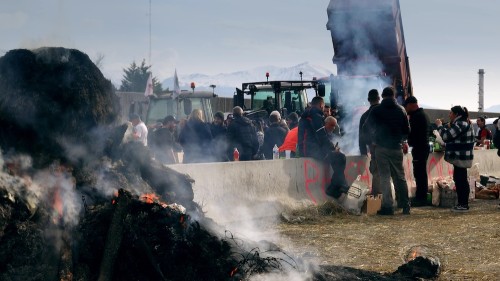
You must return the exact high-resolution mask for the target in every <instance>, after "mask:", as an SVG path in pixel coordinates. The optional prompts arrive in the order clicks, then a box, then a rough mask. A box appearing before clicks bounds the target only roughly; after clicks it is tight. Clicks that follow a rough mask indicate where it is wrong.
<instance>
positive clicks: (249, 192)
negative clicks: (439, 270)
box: [169, 149, 500, 223]
mask: <svg viewBox="0 0 500 281" xmlns="http://www.w3.org/2000/svg"><path fill="white" fill-rule="evenodd" d="M496 152H497V151H496V149H495V150H476V151H474V163H479V170H480V172H481V174H488V175H494V176H500V157H498V156H497V155H496ZM169 167H170V168H172V169H174V170H176V171H178V172H180V173H185V174H188V175H190V176H191V177H192V178H193V179H194V180H195V183H194V185H193V189H194V200H195V201H196V202H198V203H199V204H200V205H201V206H202V207H203V210H204V211H205V212H206V215H207V216H208V217H211V218H213V219H214V220H216V221H217V222H219V223H225V222H232V221H238V220H243V219H248V218H254V219H255V218H259V217H262V216H275V215H277V214H279V213H280V212H281V211H282V210H283V208H285V207H287V208H297V207H302V206H307V205H311V204H321V203H323V202H325V201H326V195H325V187H327V186H328V184H329V183H330V177H331V171H330V168H329V167H324V166H323V164H321V163H319V162H317V161H315V160H313V159H311V158H294V159H282V160H266V161H248V162H224V163H201V164H174V165H169ZM368 168H369V161H368V158H367V157H364V156H348V157H347V165H346V169H345V175H346V179H347V181H348V182H349V183H352V182H353V181H354V180H355V179H356V177H357V176H358V175H361V180H362V181H363V182H365V183H366V184H368V186H371V175H370V173H369V170H368ZM404 169H405V174H406V179H407V182H408V185H409V187H410V188H411V187H412V186H413V187H414V185H415V181H414V178H413V167H412V159H411V155H410V154H407V155H405V156H404ZM427 170H428V175H429V181H431V180H432V179H433V178H437V177H446V176H453V166H452V165H451V164H449V163H448V162H446V161H444V154H443V153H432V154H431V155H430V156H429V159H428V163H427Z"/></svg>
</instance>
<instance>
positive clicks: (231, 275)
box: [229, 267, 238, 277]
mask: <svg viewBox="0 0 500 281" xmlns="http://www.w3.org/2000/svg"><path fill="white" fill-rule="evenodd" d="M236 271H238V268H237V267H235V268H233V270H231V273H230V274H229V276H230V277H233V275H234V274H235V273H236Z"/></svg>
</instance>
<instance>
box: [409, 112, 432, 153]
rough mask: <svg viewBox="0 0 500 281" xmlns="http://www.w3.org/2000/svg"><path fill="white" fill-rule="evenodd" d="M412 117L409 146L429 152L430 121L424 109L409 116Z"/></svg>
mask: <svg viewBox="0 0 500 281" xmlns="http://www.w3.org/2000/svg"><path fill="white" fill-rule="evenodd" d="M408 115H409V116H410V128H411V131H410V134H409V135H408V144H409V145H410V146H412V147H413V148H417V149H424V150H426V151H429V128H430V127H429V124H430V119H429V116H428V115H427V113H425V111H424V110H423V109H422V108H419V109H417V110H415V111H413V112H410V113H409V114H408Z"/></svg>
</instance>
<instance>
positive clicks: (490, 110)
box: [484, 104, 500, 113]
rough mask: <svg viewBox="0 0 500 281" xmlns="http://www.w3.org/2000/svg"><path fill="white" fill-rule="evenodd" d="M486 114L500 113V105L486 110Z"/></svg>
mask: <svg viewBox="0 0 500 281" xmlns="http://www.w3.org/2000/svg"><path fill="white" fill-rule="evenodd" d="M484 111H485V112H498V113H500V104H497V105H492V106H490V107H488V108H485V109H484Z"/></svg>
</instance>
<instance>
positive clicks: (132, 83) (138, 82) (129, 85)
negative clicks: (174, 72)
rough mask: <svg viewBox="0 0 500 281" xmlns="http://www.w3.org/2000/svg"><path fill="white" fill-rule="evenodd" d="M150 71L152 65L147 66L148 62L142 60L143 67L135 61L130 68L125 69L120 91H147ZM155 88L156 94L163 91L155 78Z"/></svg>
mask: <svg viewBox="0 0 500 281" xmlns="http://www.w3.org/2000/svg"><path fill="white" fill-rule="evenodd" d="M150 69H151V65H146V60H142V63H141V65H137V64H136V63H135V61H133V62H132V64H131V65H130V66H129V67H128V68H126V69H123V72H124V74H123V79H122V85H121V86H120V91H122V92H144V90H146V84H147V82H148V78H149V74H150V73H151V71H150ZM153 88H154V90H153V91H154V92H155V93H160V92H162V91H163V89H162V87H161V84H160V82H158V79H156V77H153Z"/></svg>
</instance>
